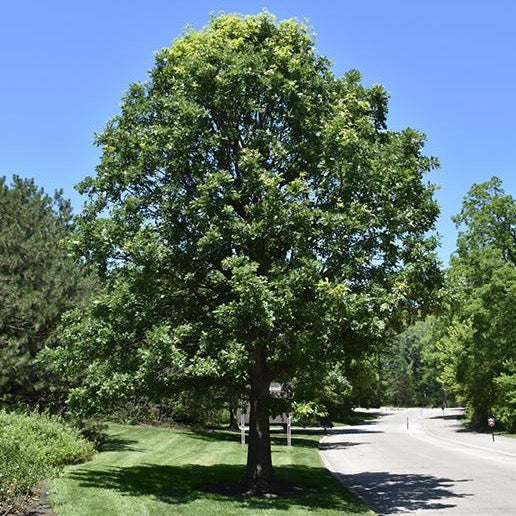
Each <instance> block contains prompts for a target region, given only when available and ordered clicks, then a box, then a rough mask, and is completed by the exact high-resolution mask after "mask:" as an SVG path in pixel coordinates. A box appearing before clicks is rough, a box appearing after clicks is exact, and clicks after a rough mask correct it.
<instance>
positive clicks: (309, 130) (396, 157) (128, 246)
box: [56, 13, 439, 490]
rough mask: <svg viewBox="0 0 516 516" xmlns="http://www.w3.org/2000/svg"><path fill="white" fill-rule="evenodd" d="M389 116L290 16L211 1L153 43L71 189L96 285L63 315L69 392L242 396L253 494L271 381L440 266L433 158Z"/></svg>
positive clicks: (382, 310) (395, 309) (265, 477)
mask: <svg viewBox="0 0 516 516" xmlns="http://www.w3.org/2000/svg"><path fill="white" fill-rule="evenodd" d="M386 114H387V94H386V92H385V90H384V89H383V88H382V87H380V86H373V87H371V88H365V87H363V86H362V85H361V84H360V76H359V74H358V72H350V73H348V74H346V75H345V76H344V77H342V78H338V77H336V76H335V75H334V73H333V71H332V68H331V65H330V62H329V61H328V60H327V59H325V58H324V57H321V56H320V55H318V53H317V52H316V50H315V47H314V39H313V36H312V35H311V33H310V32H309V30H308V29H307V28H306V27H305V26H304V25H303V24H301V23H299V22H298V21H295V20H286V21H282V22H281V23H277V22H276V21H275V19H274V17H273V16H271V15H270V14H268V13H262V14H260V15H258V16H240V15H221V16H218V17H215V18H213V19H212V20H211V21H210V23H209V25H208V26H206V27H205V28H203V29H201V30H199V31H195V30H188V31H186V33H185V34H183V35H182V36H181V37H180V38H178V39H176V40H175V41H174V42H173V43H172V45H171V47H170V48H166V49H163V50H161V51H160V52H158V53H157V54H156V62H155V66H154V68H153V69H152V70H151V71H150V76H149V80H148V81H147V82H145V83H142V84H133V85H132V86H131V87H130V89H129V91H128V92H127V93H126V95H125V96H124V98H123V101H122V106H121V112H120V114H119V115H118V116H116V117H115V118H114V119H113V120H111V121H110V122H109V123H108V125H107V127H106V129H105V131H104V132H103V133H102V134H100V135H99V136H98V144H99V145H100V146H101V148H102V159H101V162H100V164H99V165H98V167H97V170H96V176H95V177H93V178H88V179H86V180H85V181H84V182H83V183H82V184H81V186H80V190H81V191H82V192H83V193H85V194H86V195H87V196H88V199H89V201H88V204H87V208H86V210H85V212H84V214H83V216H82V220H81V223H80V226H79V229H78V231H77V232H76V234H75V236H74V240H73V242H72V244H73V245H74V246H75V248H76V251H77V252H78V254H79V255H80V256H82V257H83V258H84V259H86V260H88V261H91V262H93V263H96V264H97V265H98V266H99V269H100V271H101V273H103V274H104V277H105V279H106V282H107V284H108V292H107V294H104V295H103V296H102V297H100V298H99V299H97V301H96V303H95V304H93V305H92V306H91V307H90V309H89V311H86V312H81V313H79V312H75V313H71V314H70V315H69V316H68V320H67V323H68V324H67V326H66V329H65V332H64V333H65V334H66V337H67V340H68V342H69V345H68V348H67V350H63V351H62V356H61V359H62V363H63V367H65V366H66V367H67V368H72V369H73V368H74V367H75V368H78V369H80V368H85V374H86V381H85V383H84V385H82V386H81V387H80V388H78V389H76V390H75V391H74V392H72V396H71V400H72V401H74V402H76V403H81V402H82V403H83V404H84V403H90V404H91V403H94V402H95V401H96V400H105V401H109V400H112V399H114V398H115V397H117V396H122V395H124V396H133V395H135V394H137V393H145V395H146V396H150V397H152V398H153V399H159V397H160V396H165V395H170V393H171V392H174V390H177V389H180V388H189V386H195V387H197V388H199V387H201V388H206V389H214V390H216V389H217V386H221V388H224V389H227V388H228V386H231V388H232V389H233V390H234V392H235V393H238V394H239V395H242V396H245V397H247V399H248V400H249V404H250V411H251V412H250V430H249V451H248V462H247V475H246V479H245V481H246V485H247V486H248V487H250V488H251V489H253V490H263V489H266V488H267V487H268V485H269V484H270V482H271V480H272V478H273V476H272V464H271V449H270V436H269V385H270V383H271V381H279V382H284V381H287V380H289V379H290V378H292V377H293V376H295V375H296V372H299V371H300V370H303V369H305V368H306V366H307V364H310V370H311V371H313V374H317V371H318V368H319V370H321V371H325V370H326V366H327V365H328V364H331V363H332V362H333V361H336V360H342V357H343V356H346V355H347V356H357V357H358V356H360V355H361V354H362V353H365V352H368V350H370V349H371V347H372V346H375V345H376V344H377V343H378V342H380V341H381V340H382V338H383V335H384V331H385V328H386V327H387V326H392V325H398V324H400V323H403V321H405V319H406V318H407V314H409V313H410V312H411V311H417V310H420V309H421V308H422V307H423V305H424V303H425V300H427V299H428V298H429V296H430V294H431V292H432V289H433V287H434V284H435V282H436V280H437V279H438V278H439V271H438V267H437V265H436V260H435V255H434V249H435V246H436V241H435V238H433V237H431V236H429V231H430V230H432V229H433V227H434V222H435V220H436V217H437V214H438V208H437V205H436V202H435V201H434V199H433V197H432V194H433V187H432V185H430V184H428V183H426V182H425V181H424V180H423V176H424V174H425V173H426V172H427V171H429V170H430V169H431V168H432V167H434V166H435V165H436V162H435V160H434V159H432V158H428V157H425V156H424V155H423V154H422V147H423V143H424V137H423V136H422V135H421V134H420V133H418V132H417V131H415V130H412V129H407V130H404V131H401V132H393V131H389V130H388V129H387V126H386ZM56 360H57V358H56ZM316 366H317V367H316Z"/></svg>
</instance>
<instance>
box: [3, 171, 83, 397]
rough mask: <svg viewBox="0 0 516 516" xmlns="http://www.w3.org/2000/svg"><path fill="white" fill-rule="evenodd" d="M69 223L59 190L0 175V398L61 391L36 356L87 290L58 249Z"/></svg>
mask: <svg viewBox="0 0 516 516" xmlns="http://www.w3.org/2000/svg"><path fill="white" fill-rule="evenodd" d="M72 227H73V220H72V214H71V208H70V204H69V202H68V201H65V200H64V199H63V198H62V195H61V193H60V192H56V193H55V195H54V196H53V197H50V196H48V195H47V194H45V193H44V192H43V190H41V189H39V188H38V187H37V186H36V185H35V184H34V182H33V181H32V180H25V179H21V178H19V177H17V176H14V177H13V179H12V183H11V185H9V184H8V183H7V182H6V180H5V178H0V299H1V300H2V302H1V304H0V363H1V364H2V368H1V370H0V401H11V402H12V401H16V402H19V401H22V402H27V401H28V402H35V401H49V400H48V398H49V397H51V396H55V395H56V392H53V393H52V390H53V389H54V388H53V387H52V384H53V383H56V382H55V377H53V376H52V372H51V371H49V370H48V369H47V368H45V367H43V366H42V365H41V364H38V363H37V362H36V361H35V357H36V355H37V353H38V351H39V350H41V349H42V348H43V347H44V346H53V345H55V339H56V336H55V329H56V327H57V325H58V323H59V319H60V317H61V315H62V314H63V313H64V312H65V311H66V310H69V309H70V308H72V307H74V306H77V305H78V304H80V302H82V301H85V298H86V297H87V292H88V291H89V289H90V284H89V280H88V277H87V275H85V271H84V270H81V268H80V267H78V266H77V265H76V264H74V262H73V260H72V259H71V258H70V257H68V256H67V255H66V253H65V251H64V250H63V249H61V247H60V241H61V239H63V238H64V237H66V236H67V235H69V234H70V232H71V230H72ZM85 276H86V277H85ZM54 390H55V389H54ZM43 398H44V400H43Z"/></svg>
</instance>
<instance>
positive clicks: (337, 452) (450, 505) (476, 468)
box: [320, 409, 516, 516]
mask: <svg viewBox="0 0 516 516" xmlns="http://www.w3.org/2000/svg"><path fill="white" fill-rule="evenodd" d="M459 414H460V410H458V409H455V410H454V409H446V411H445V415H444V417H443V415H442V411H441V409H423V410H421V409H406V410H393V411H383V412H382V415H381V417H380V418H379V419H378V420H375V421H370V422H367V423H363V424H361V425H357V426H353V427H343V428H338V429H334V430H333V431H332V433H331V435H329V436H327V437H325V438H324V439H323V440H322V442H321V446H320V447H321V455H322V457H323V460H324V461H325V463H326V466H327V467H328V468H329V469H330V470H331V471H333V472H334V473H335V474H336V475H337V476H338V478H339V479H340V480H341V482H342V483H343V484H344V485H346V486H347V487H348V488H349V489H351V490H352V491H353V492H354V493H355V494H357V495H358V496H360V497H361V498H362V499H363V500H364V501H365V502H366V503H367V504H368V505H369V506H370V507H371V508H372V509H373V510H374V511H376V512H377V513H378V514H381V515H392V514H421V515H430V514H435V515H448V514H450V515H463V516H472V515H475V514H481V515H483V516H491V515H504V516H508V515H516V439H512V438H509V437H505V438H504V437H499V436H496V437H495V442H494V443H493V442H492V439H491V435H489V434H476V433H474V432H469V431H466V430H464V429H463V428H462V426H461V425H460V423H459V422H458V421H457V416H458V415H459ZM407 419H408V429H407Z"/></svg>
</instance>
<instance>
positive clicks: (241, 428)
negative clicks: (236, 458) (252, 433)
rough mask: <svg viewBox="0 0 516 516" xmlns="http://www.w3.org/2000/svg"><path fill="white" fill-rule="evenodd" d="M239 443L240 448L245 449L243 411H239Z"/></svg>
mask: <svg viewBox="0 0 516 516" xmlns="http://www.w3.org/2000/svg"><path fill="white" fill-rule="evenodd" d="M240 443H241V444H242V448H244V447H245V414H244V412H243V411H240Z"/></svg>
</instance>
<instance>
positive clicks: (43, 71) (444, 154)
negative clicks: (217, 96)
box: [0, 0, 516, 262]
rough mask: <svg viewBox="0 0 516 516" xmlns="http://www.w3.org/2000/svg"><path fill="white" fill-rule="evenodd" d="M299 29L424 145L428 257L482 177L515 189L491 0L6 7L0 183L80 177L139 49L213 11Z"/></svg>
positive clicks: (49, 1) (515, 113) (506, 4)
mask: <svg viewBox="0 0 516 516" xmlns="http://www.w3.org/2000/svg"><path fill="white" fill-rule="evenodd" d="M263 8H267V9H268V10H269V11H271V12H273V13H275V14H276V15H277V16H278V18H280V19H282V18H287V17H292V16H295V17H298V18H301V19H304V18H306V19H308V21H309V23H310V24H311V25H312V26H313V27H314V29H315V31H316V32H317V35H318V36H317V47H318V49H319V51H320V53H321V54H323V55H326V56H327V57H329V58H331V59H332V61H333V65H334V70H335V72H336V74H338V75H340V74H342V73H344V72H345V71H346V70H348V69H350V68H356V69H358V70H360V71H361V72H362V75H363V80H364V83H365V84H366V85H371V84H373V83H376V82H380V83H382V84H383V85H384V86H385V87H386V88H387V90H388V91H389V92H390V94H391V103H390V116H389V123H390V126H391V127H392V128H394V129H401V128H403V127H406V126H411V127H415V128H416V129H419V130H420V131H422V132H424V133H426V134H427V135H428V145H427V153H428V154H432V155H435V156H437V157H438V158H439V159H440V160H441V164H442V166H441V168H440V170H439V171H437V172H436V173H433V174H432V175H431V177H430V178H431V180H432V181H434V182H436V183H438V184H439V185H440V186H441V189H440V192H439V193H438V199H439V202H440V203H441V208H442V215H441V218H440V220H439V224H438V231H439V233H440V234H441V235H442V237H443V238H442V248H441V251H440V255H441V258H442V259H443V261H445V262H447V260H448V256H449V254H450V252H451V251H453V249H454V245H455V237H456V234H455V228H454V226H453V224H452V223H451V221H450V217H451V215H452V214H454V213H456V212H457V211H458V210H459V208H460V203H461V200H462V198H463V196H464V194H465V193H466V191H467V190H468V189H469V187H470V186H471V184H472V183H474V182H481V181H485V180H487V179H488V178H489V177H491V176H492V175H498V176H499V177H501V178H502V179H503V182H504V185H505V190H506V191H507V192H509V193H512V194H513V195H514V192H515V190H516V188H515V185H516V173H515V165H516V122H515V121H516V28H515V23H516V2H514V1H510V0H507V1H503V0H494V1H492V2H488V1H485V0H484V1H475V0H453V1H450V0H432V1H430V0H428V1H426V2H415V1H409V0H390V1H385V0H375V1H367V0H364V1H362V2H356V1H346V0H342V1H340V0H333V1H331V0H317V1H315V0H313V1H310V0H261V1H254V0H248V1H244V0H241V1H229V0H228V1H222V0H220V1H217V0H213V1H200V0H194V1H174V0H168V1H166V0H147V1H146V2H142V1H132V0H103V1H100V0H87V1H86V0H83V1H73V2H72V1H69V0H68V1H64V0H62V1H57V0H45V1H41V0H32V1H28V0H17V1H16V2H2V6H1V9H0V70H1V74H2V77H1V81H0V116H1V121H2V123H1V125H0V176H1V175H6V176H10V175H11V174H13V173H17V174H19V175H21V176H24V177H34V178H35V179H36V182H37V183H38V184H39V185H41V186H43V187H44V188H45V189H46V190H54V189H55V188H63V189H64V192H65V195H66V196H67V197H69V198H71V199H72V202H73V204H74V206H75V208H76V210H77V211H78V210H79V209H80V207H81V205H82V199H81V198H80V197H79V195H78V194H77V193H75V192H74V190H73V186H74V185H75V184H76V183H77V182H78V181H80V180H81V179H82V178H83V177H85V176H86V175H91V174H93V173H94V167H95V165H96V164H97V162H98V158H99V153H98V150H97V149H96V148H95V147H94V146H93V133H94V132H95V131H97V132H98V131H101V130H102V129H103V127H104V124H105V122H106V121H107V120H108V119H109V118H111V117H112V116H113V115H115V114H116V113H117V111H118V107H119V102H120V98H121V95H122V94H123V92H124V91H125V90H126V89H127V87H128V85H129V84H130V83H131V82H134V81H139V80H145V79H146V76H147V70H148V69H149V68H151V67H152V65H153V52H154V51H155V50H157V49H159V48H162V47H164V46H168V45H170V43H171V41H172V40H173V39H174V38H176V37H177V36H178V35H180V33H181V31H182V29H183V27H184V26H185V25H187V24H188V25H192V26H193V27H195V28H200V27H201V26H203V25H205V24H206V22H207V21H208V15H209V13H210V12H213V11H220V10H224V11H229V12H244V13H256V12H258V11H260V10H262V9H263Z"/></svg>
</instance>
